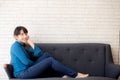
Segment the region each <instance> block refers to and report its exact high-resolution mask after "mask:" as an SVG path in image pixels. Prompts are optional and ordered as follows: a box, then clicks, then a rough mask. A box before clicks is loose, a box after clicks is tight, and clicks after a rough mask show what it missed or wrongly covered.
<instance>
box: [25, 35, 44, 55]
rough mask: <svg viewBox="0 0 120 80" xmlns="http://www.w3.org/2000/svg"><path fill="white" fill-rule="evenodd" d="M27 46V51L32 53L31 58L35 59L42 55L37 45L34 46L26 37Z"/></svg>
mask: <svg viewBox="0 0 120 80" xmlns="http://www.w3.org/2000/svg"><path fill="white" fill-rule="evenodd" d="M27 44H28V45H30V48H29V50H30V51H31V52H33V56H35V57H40V56H41V55H42V54H43V52H42V50H41V49H40V48H39V47H38V46H37V45H35V44H34V43H33V42H32V41H31V40H30V38H29V37H28V41H27Z"/></svg>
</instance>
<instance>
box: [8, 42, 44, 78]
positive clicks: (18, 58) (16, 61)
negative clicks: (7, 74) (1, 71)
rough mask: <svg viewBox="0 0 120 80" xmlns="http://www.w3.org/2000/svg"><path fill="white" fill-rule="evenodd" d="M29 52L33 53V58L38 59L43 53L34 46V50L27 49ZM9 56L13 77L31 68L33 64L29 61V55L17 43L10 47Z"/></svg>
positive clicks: (21, 45)
mask: <svg viewBox="0 0 120 80" xmlns="http://www.w3.org/2000/svg"><path fill="white" fill-rule="evenodd" d="M29 51H30V52H32V53H33V56H35V57H40V56H41V55H42V54H43V52H42V51H41V49H40V48H39V47H38V46H37V45H35V46H34V49H33V48H32V47H30V48H29ZM10 54H11V64H12V66H13V69H14V72H13V74H14V76H15V77H16V76H17V75H18V74H19V73H20V72H21V71H23V70H25V69H27V68H28V67H30V66H32V65H33V64H34V62H33V61H32V60H30V57H29V55H28V54H27V52H26V50H25V49H24V47H23V44H21V43H20V42H18V41H15V42H14V43H13V45H12V46H11V50H10Z"/></svg>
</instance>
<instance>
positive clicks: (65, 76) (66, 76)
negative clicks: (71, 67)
mask: <svg viewBox="0 0 120 80" xmlns="http://www.w3.org/2000/svg"><path fill="white" fill-rule="evenodd" d="M62 78H70V76H68V75H64V76H63V77H62Z"/></svg>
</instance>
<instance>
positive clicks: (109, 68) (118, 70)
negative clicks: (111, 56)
mask: <svg viewBox="0 0 120 80" xmlns="http://www.w3.org/2000/svg"><path fill="white" fill-rule="evenodd" d="M119 75H120V66H119V65H116V64H113V63H111V64H107V65H106V67H105V77H111V78H116V79H118V77H119Z"/></svg>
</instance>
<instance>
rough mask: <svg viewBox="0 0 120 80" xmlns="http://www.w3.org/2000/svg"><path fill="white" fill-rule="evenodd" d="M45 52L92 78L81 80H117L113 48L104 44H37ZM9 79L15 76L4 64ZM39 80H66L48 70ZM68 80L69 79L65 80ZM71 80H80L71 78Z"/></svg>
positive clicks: (117, 72) (9, 67) (10, 68)
mask: <svg viewBox="0 0 120 80" xmlns="http://www.w3.org/2000/svg"><path fill="white" fill-rule="evenodd" d="M35 44H36V45H38V46H39V47H40V48H41V49H42V51H43V52H48V53H50V54H51V55H52V56H53V57H54V58H55V59H57V60H58V61H59V62H61V63H62V64H64V65H65V66H67V67H69V68H71V69H73V70H75V71H77V72H82V73H88V74H89V75H90V77H88V78H84V79H80V80H117V79H118V77H119V75H120V67H119V66H118V65H115V64H114V62H113V57H112V51H111V46H110V45H109V44H104V43H35ZM4 69H5V71H6V73H7V75H8V77H9V79H10V80H11V79H12V80H13V79H16V78H14V76H13V68H12V65H11V64H4ZM36 79H37V80H44V79H45V80H64V79H63V78H61V77H60V76H59V74H58V73H57V72H55V71H53V70H51V69H48V70H47V71H46V72H45V73H43V74H42V75H41V77H40V78H36ZM65 80H68V79H65ZM69 80H79V79H74V78H69Z"/></svg>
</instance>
